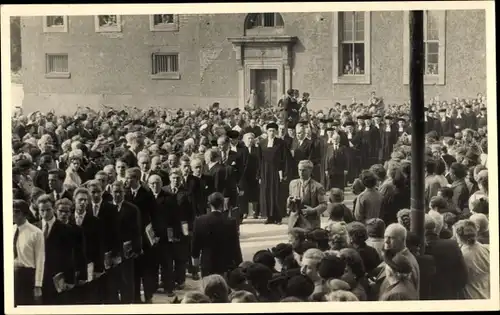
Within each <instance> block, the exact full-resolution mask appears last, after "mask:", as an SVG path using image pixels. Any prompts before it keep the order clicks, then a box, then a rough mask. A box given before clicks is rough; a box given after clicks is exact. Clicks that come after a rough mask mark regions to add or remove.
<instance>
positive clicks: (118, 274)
mask: <svg viewBox="0 0 500 315" xmlns="http://www.w3.org/2000/svg"><path fill="white" fill-rule="evenodd" d="M134 264H135V259H126V260H122V263H121V264H119V265H118V266H116V267H113V268H111V269H108V270H107V271H106V273H107V275H106V278H104V279H103V280H104V285H105V286H106V291H107V294H106V301H105V302H106V304H118V303H120V304H132V303H134V293H135V292H134V289H135V287H134Z"/></svg>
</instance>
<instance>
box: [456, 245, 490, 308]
mask: <svg viewBox="0 0 500 315" xmlns="http://www.w3.org/2000/svg"><path fill="white" fill-rule="evenodd" d="M460 249H461V250H462V254H463V256H464V260H465V265H466V266H467V271H468V275H469V277H468V281H467V284H466V285H465V288H464V296H465V298H466V299H473V300H478V299H489V298H490V250H489V248H488V246H485V245H483V244H481V243H479V242H476V243H474V244H473V245H462V246H461V248H460Z"/></svg>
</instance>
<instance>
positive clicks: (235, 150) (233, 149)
mask: <svg viewBox="0 0 500 315" xmlns="http://www.w3.org/2000/svg"><path fill="white" fill-rule="evenodd" d="M230 150H231V151H234V152H238V149H237V148H236V146H235V145H232V144H231V149H230Z"/></svg>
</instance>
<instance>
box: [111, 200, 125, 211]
mask: <svg viewBox="0 0 500 315" xmlns="http://www.w3.org/2000/svg"><path fill="white" fill-rule="evenodd" d="M113 204H114V205H115V206H116V207H117V208H118V211H120V210H121V209H122V205H123V201H122V202H120V203H117V202H116V201H113Z"/></svg>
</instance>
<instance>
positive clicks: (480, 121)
mask: <svg viewBox="0 0 500 315" xmlns="http://www.w3.org/2000/svg"><path fill="white" fill-rule="evenodd" d="M480 110H481V113H480V114H479V115H478V116H477V127H478V129H479V128H484V127H486V126H487V125H488V115H487V112H488V109H487V108H486V107H485V106H483V107H481V108H480Z"/></svg>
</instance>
